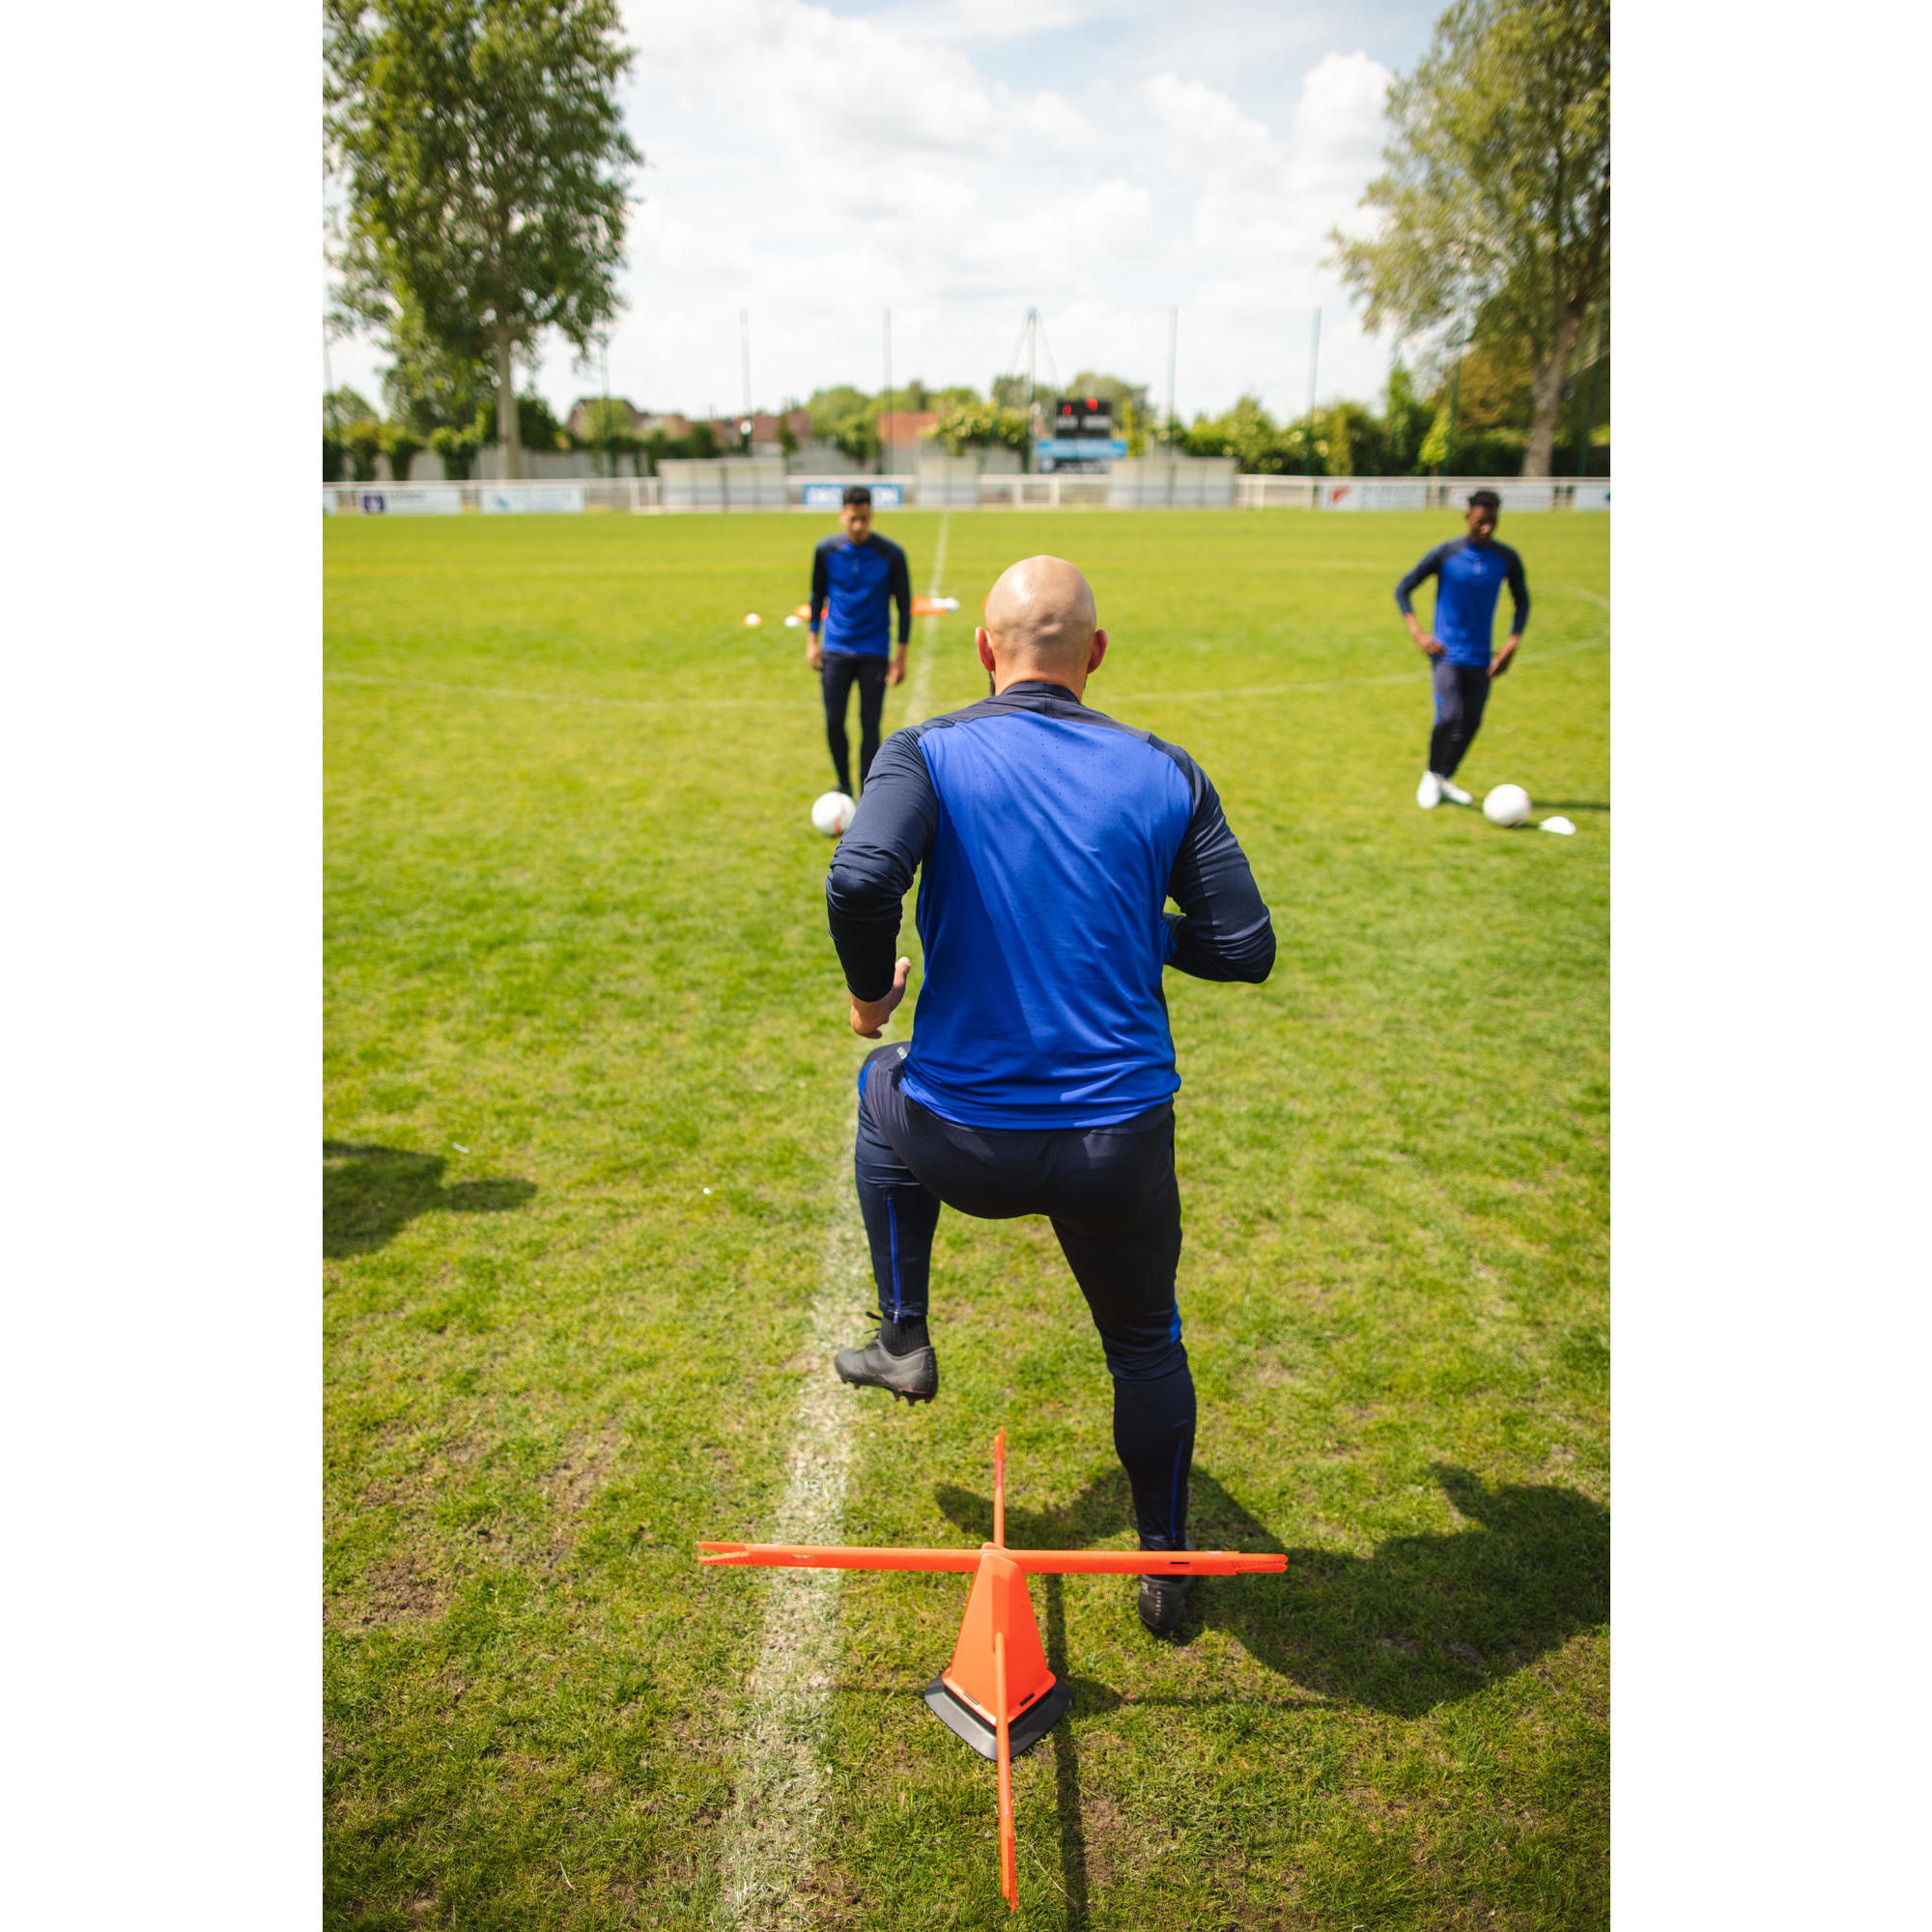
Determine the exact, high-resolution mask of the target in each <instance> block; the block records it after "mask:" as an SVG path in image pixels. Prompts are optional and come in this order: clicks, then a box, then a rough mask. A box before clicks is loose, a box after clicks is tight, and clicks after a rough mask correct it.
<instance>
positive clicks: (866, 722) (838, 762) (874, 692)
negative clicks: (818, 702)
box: [819, 651, 886, 798]
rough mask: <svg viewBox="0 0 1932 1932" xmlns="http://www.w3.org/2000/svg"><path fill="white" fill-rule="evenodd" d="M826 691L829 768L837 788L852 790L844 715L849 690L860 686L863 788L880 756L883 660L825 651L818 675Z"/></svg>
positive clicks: (826, 735) (884, 704)
mask: <svg viewBox="0 0 1932 1932" xmlns="http://www.w3.org/2000/svg"><path fill="white" fill-rule="evenodd" d="M819 675H820V679H821V682H822V683H823V685H824V689H825V742H826V744H827V745H828V746H829V747H830V748H831V752H832V769H833V770H834V771H835V772H836V773H837V774H838V789H839V790H840V791H842V792H844V793H845V794H846V795H847V797H854V798H855V797H857V796H858V794H857V793H856V792H854V791H853V789H852V762H851V760H852V752H851V746H850V745H849V743H848V742H847V740H846V737H845V712H846V708H847V706H848V705H849V704H850V702H851V695H852V687H853V685H854V684H857V685H858V687H859V782H860V784H861V785H863V784H864V783H865V782H866V780H867V775H868V774H869V773H870V772H871V769H872V760H873V759H874V758H875V757H877V756H878V754H879V719H880V717H881V716H882V715H883V713H884V711H885V707H886V660H885V658H883V657H875V656H871V655H869V654H867V653H863V652H859V651H827V652H826V653H825V668H824V669H823V671H821V672H820V674H819Z"/></svg>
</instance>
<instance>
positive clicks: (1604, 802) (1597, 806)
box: [1536, 798, 1610, 811]
mask: <svg viewBox="0 0 1932 1932" xmlns="http://www.w3.org/2000/svg"><path fill="white" fill-rule="evenodd" d="M1536 809H1537V810H1538V811H1607V810H1609V809H1610V802H1609V800H1608V799H1606V798H1540V799H1538V800H1537V801H1536Z"/></svg>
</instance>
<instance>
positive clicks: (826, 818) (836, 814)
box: [811, 791, 1528, 838]
mask: <svg viewBox="0 0 1932 1932" xmlns="http://www.w3.org/2000/svg"><path fill="white" fill-rule="evenodd" d="M858 809H859V808H858V807H857V806H856V805H854V804H853V803H852V801H851V800H850V799H849V798H847V797H846V796H845V794H844V793H843V792H842V791H822V792H820V793H819V794H818V796H817V797H816V798H815V799H813V800H812V801H811V829H812V830H813V831H814V832H822V833H824V834H825V836H826V838H838V836H839V834H840V833H842V832H844V831H845V830H846V829H847V828H848V827H849V826H850V825H851V823H852V814H853V813H854V812H855V811H857V810H858ZM1523 809H1524V810H1528V807H1527V806H1525V807H1524V808H1523Z"/></svg>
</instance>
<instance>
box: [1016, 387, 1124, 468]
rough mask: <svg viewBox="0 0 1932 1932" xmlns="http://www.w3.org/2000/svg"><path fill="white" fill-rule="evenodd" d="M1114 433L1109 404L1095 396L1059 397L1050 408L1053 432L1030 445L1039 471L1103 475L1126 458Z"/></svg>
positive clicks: (1120, 441)
mask: <svg viewBox="0 0 1932 1932" xmlns="http://www.w3.org/2000/svg"><path fill="white" fill-rule="evenodd" d="M1126 453H1127V445H1126V444H1125V442H1123V441H1122V440H1121V439H1120V438H1118V437H1116V436H1115V434H1114V408H1113V405H1112V404H1111V403H1109V402H1107V401H1106V400H1105V399H1104V398H1102V397H1099V396H1062V397H1061V398H1060V399H1059V401H1058V402H1056V403H1055V404H1054V406H1053V432H1052V434H1051V435H1050V436H1043V437H1041V438H1040V439H1039V440H1038V441H1037V442H1036V443H1035V444H1034V454H1035V456H1036V458H1037V461H1038V464H1039V468H1040V469H1042V470H1059V471H1062V472H1067V471H1070V472H1073V473H1075V474H1079V473H1083V472H1086V473H1096V474H1104V473H1105V471H1106V469H1107V466H1108V464H1109V463H1111V462H1113V461H1115V460H1116V459H1118V458H1120V457H1122V456H1124V455H1126Z"/></svg>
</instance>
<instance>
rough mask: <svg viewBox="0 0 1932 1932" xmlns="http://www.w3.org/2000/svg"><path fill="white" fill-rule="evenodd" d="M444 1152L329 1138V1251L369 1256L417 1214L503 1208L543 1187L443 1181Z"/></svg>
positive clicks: (325, 1186)
mask: <svg viewBox="0 0 1932 1932" xmlns="http://www.w3.org/2000/svg"><path fill="white" fill-rule="evenodd" d="M446 1164H447V1163H446V1162H445V1161H444V1160H443V1158H442V1156H441V1155H440V1154H437V1153H411V1152H409V1151H407V1150H406V1149H403V1148H386V1147H367V1146H360V1145H357V1144H356V1143H355V1142H352V1141H324V1142H323V1144H322V1251H323V1253H324V1254H325V1255H327V1256H328V1257H330V1258H331V1259H339V1258H340V1257H342V1256H345V1255H366V1254H367V1253H369V1251H370V1250H371V1249H372V1248H380V1247H384V1246H385V1245H386V1244H387V1243H388V1242H390V1241H392V1240H394V1239H395V1237H396V1236H397V1235H398V1234H400V1233H401V1232H402V1230H403V1229H404V1228H406V1227H407V1226H408V1225H409V1224H410V1223H411V1222H412V1221H413V1220H414V1219H415V1218H416V1216H417V1215H418V1214H431V1213H446V1214H502V1213H507V1212H508V1211H509V1210H510V1209H511V1208H521V1207H522V1206H523V1205H524V1204H525V1203H526V1201H528V1200H529V1199H530V1197H531V1196H532V1195H533V1194H535V1192H536V1191H537V1187H536V1182H535V1181H533V1180H460V1181H458V1182H457V1183H456V1185H455V1186H454V1187H445V1186H444V1185H443V1184H442V1170H443V1168H444V1166H445V1165H446Z"/></svg>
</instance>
